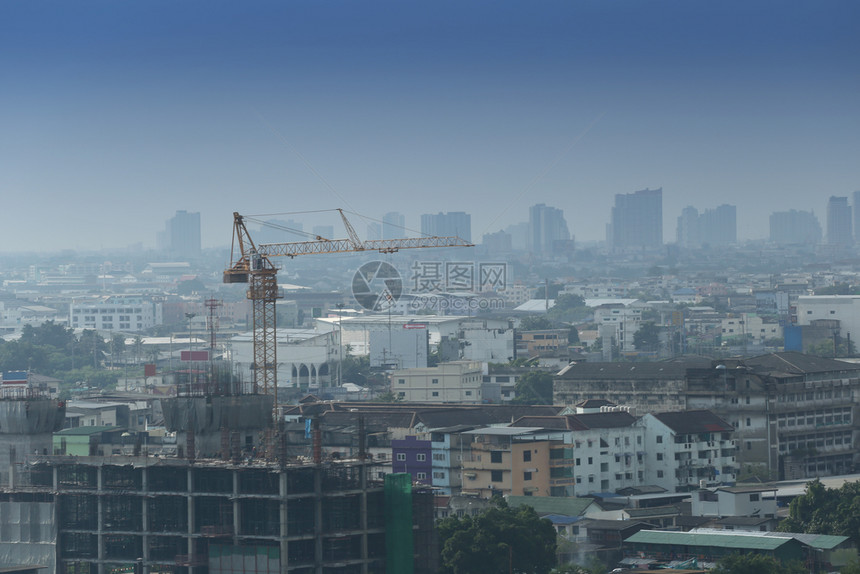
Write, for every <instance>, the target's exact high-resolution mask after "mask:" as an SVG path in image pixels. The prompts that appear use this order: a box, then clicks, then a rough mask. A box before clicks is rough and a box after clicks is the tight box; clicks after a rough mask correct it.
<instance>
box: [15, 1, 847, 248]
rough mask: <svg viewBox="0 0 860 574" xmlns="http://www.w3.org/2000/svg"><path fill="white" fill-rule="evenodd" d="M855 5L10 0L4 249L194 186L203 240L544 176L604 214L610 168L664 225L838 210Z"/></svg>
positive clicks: (118, 225) (609, 198) (409, 210)
mask: <svg viewBox="0 0 860 574" xmlns="http://www.w3.org/2000/svg"><path fill="white" fill-rule="evenodd" d="M858 25H860V3H858V2H856V0H849V1H826V2H812V1H809V2H756V1H749V0H743V1H729V2H724V1H721V2H716V1H708V2H699V1H692V0H679V1H673V2H649V1H643V0H635V1H623V0H619V1H611V2H608V1H606V0H599V1H594V2H584V1H577V0H563V1H555V2H552V1H547V2H525V1H522V2H506V1H494V2H464V1H462V0H459V1H454V2H448V1H440V0H434V1H432V2H430V1H427V2H413V1H404V0H393V1H390V2H383V1H376V0H369V1H357V0H349V1H338V0H329V1H327V0H313V1H307V2H305V1H286V0H278V1H272V2H251V1H249V2H240V1H238V0H234V1H231V2H219V1H213V0H206V1H175V0H172V1H170V2H167V1H157V0H146V1H138V2H128V1H126V2H122V1H116V0H105V1H102V2H90V1H80V0H78V1H74V2H69V1H65V0H64V1H62V2H58V1H55V2H51V1H45V2H38V1H32V0H4V1H3V2H0V194H2V198H3V204H2V214H3V218H2V220H3V223H4V226H5V228H6V233H4V234H3V239H2V242H0V251H12V250H23V249H28V248H33V249H38V250H51V249H59V248H65V247H73V248H79V249H87V248H98V247H100V246H103V247H112V246H125V245H128V244H132V243H137V242H143V243H144V245H147V246H149V245H153V244H154V238H155V233H156V231H157V230H159V229H161V228H162V227H163V224H164V221H165V220H166V219H167V218H168V217H170V216H171V215H172V214H173V213H174V212H175V211H176V210H177V209H186V210H191V211H200V212H201V214H202V220H203V227H204V229H203V243H204V246H213V245H223V244H227V243H228V242H229V240H230V233H231V220H232V215H231V214H232V212H233V211H239V212H242V213H248V214H259V213H280V212H293V211H301V210H314V209H326V208H333V207H345V208H347V209H355V210H356V211H359V212H361V213H364V214H367V215H369V216H371V217H381V215H382V213H384V212H386V211H401V212H404V213H406V214H407V225H408V226H410V227H413V228H417V227H418V214H420V213H425V212H437V211H458V210H463V211H468V212H470V213H472V233H473V237H474V238H476V239H480V235H481V234H482V233H484V232H486V231H496V230H498V229H500V228H502V227H504V226H505V225H507V224H510V223H515V222H517V221H523V220H526V219H527V217H528V214H527V209H528V207H529V206H530V205H532V204H534V203H538V202H544V203H547V204H550V205H554V206H556V207H560V208H562V209H564V212H565V216H566V217H567V220H568V223H569V225H570V228H571V232H572V233H573V234H574V235H575V236H576V237H577V239H582V240H588V239H602V238H603V237H604V226H605V224H606V222H607V220H608V216H609V209H610V207H611V205H612V202H613V196H614V194H616V193H626V192H631V191H634V190H637V189H642V188H645V187H652V188H654V187H661V186H662V188H663V202H664V230H665V235H666V238H667V240H668V239H671V238H673V237H674V231H675V220H676V218H677V216H678V215H679V214H680V211H681V209H682V208H683V207H684V206H686V205H693V206H695V207H697V208H699V209H700V210H701V209H703V208H706V207H714V206H716V205H718V204H720V203H724V202H727V203H733V204H736V205H737V206H738V212H739V235H740V236H741V238H757V237H764V236H766V235H767V232H768V227H767V226H768V219H767V218H768V215H769V214H770V212H772V211H774V210H776V209H788V208H797V209H814V210H815V212H816V214H818V215H819V218H820V219H821V222H822V225H824V224H825V221H824V215H825V212H824V207H825V204H826V201H827V197H828V196H830V195H849V194H850V193H851V192H853V191H855V190H860V34H858V33H857V30H858ZM301 158H304V161H303V160H302V159H301ZM308 166H311V167H312V169H310V168H309V167H308ZM314 171H315V172H316V174H319V175H316V174H315V173H314ZM323 180H324V181H323ZM326 182H327V183H326ZM332 190H334V191H332ZM307 223H308V225H307V227H309V226H310V224H311V223H312V220H311V219H307ZM330 223H334V221H333V220H331V221H330ZM355 223H356V228H357V229H358V231H359V232H360V233H363V232H364V227H365V226H364V224H363V223H361V222H360V221H356V222H355Z"/></svg>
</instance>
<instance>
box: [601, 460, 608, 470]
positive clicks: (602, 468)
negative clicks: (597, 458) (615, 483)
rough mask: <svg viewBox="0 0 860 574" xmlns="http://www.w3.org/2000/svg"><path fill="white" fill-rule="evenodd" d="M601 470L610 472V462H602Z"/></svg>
mask: <svg viewBox="0 0 860 574" xmlns="http://www.w3.org/2000/svg"><path fill="white" fill-rule="evenodd" d="M600 472H609V463H608V462H601V463H600Z"/></svg>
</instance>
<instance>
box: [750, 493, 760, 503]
mask: <svg viewBox="0 0 860 574" xmlns="http://www.w3.org/2000/svg"><path fill="white" fill-rule="evenodd" d="M759 499H760V497H759V494H758V493H755V494H750V502H758V501H759Z"/></svg>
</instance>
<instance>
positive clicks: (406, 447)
mask: <svg viewBox="0 0 860 574" xmlns="http://www.w3.org/2000/svg"><path fill="white" fill-rule="evenodd" d="M391 455H392V456H391V471H392V472H408V473H409V474H411V475H412V481H413V482H420V483H422V484H431V483H432V478H433V460H432V459H433V456H432V449H431V448H430V441H429V440H418V439H417V438H416V437H414V436H407V437H406V438H405V439H403V440H392V441H391Z"/></svg>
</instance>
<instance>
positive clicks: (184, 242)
mask: <svg viewBox="0 0 860 574" xmlns="http://www.w3.org/2000/svg"><path fill="white" fill-rule="evenodd" d="M166 231H167V241H168V245H167V247H168V249H169V251H170V253H171V254H172V255H173V256H175V257H181V258H186V257H198V256H199V255H200V212H189V211H184V210H182V211H177V212H176V215H174V216H173V217H171V218H170V219H168V220H167V230H166Z"/></svg>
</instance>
